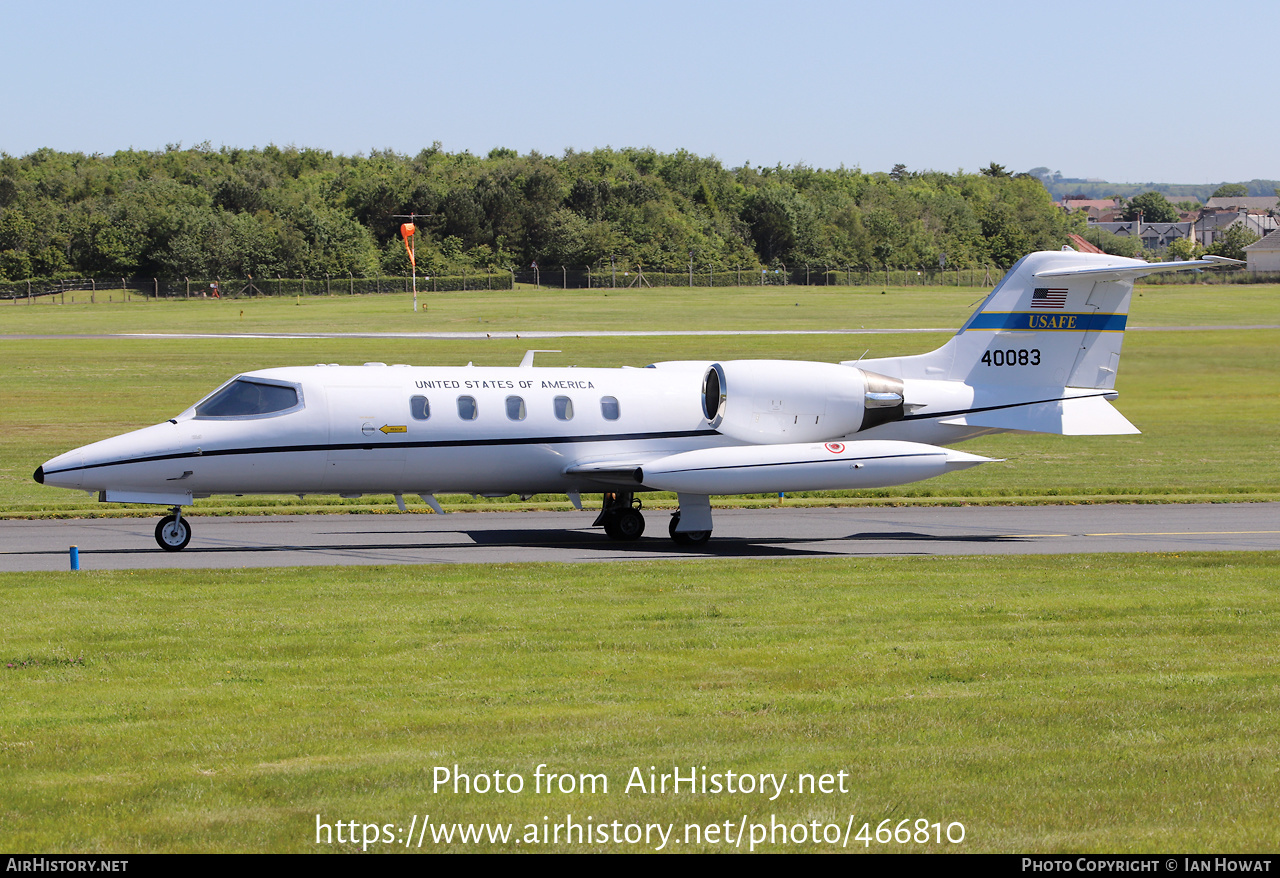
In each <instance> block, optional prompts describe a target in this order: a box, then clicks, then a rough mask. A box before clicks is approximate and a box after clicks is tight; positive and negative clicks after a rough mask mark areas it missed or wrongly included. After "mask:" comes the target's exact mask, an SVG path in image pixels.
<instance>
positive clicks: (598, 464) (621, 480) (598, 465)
mask: <svg viewBox="0 0 1280 878" xmlns="http://www.w3.org/2000/svg"><path fill="white" fill-rule="evenodd" d="M663 456H665V455H664V453H663V452H657V453H655V454H650V455H648V456H637V457H631V458H613V459H610V460H583V461H578V462H577V463H575V464H573V465H572V466H569V467H566V468H565V471H564V474H565V475H567V476H586V477H587V478H589V479H592V480H593V481H597V482H602V483H605V484H610V485H620V486H624V487H626V488H628V489H632V490H633V489H634V488H635V486H636V470H637V469H640V468H641V467H643V466H644V465H645V464H647V463H649V462H650V461H652V460H656V459H657V458H660V457H663Z"/></svg>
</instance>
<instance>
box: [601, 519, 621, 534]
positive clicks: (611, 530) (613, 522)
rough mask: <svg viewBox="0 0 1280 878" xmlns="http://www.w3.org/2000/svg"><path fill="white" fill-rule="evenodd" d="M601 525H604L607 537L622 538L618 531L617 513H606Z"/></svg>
mask: <svg viewBox="0 0 1280 878" xmlns="http://www.w3.org/2000/svg"><path fill="white" fill-rule="evenodd" d="M602 526H603V527H604V532H605V533H606V534H607V535H608V536H609V539H611V540H620V539H622V536H621V535H620V534H619V533H618V516H617V515H612V514H610V515H606V516H605V517H604V521H603V522H602Z"/></svg>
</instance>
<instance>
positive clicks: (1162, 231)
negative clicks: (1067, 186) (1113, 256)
mask: <svg viewBox="0 0 1280 878" xmlns="http://www.w3.org/2000/svg"><path fill="white" fill-rule="evenodd" d="M1193 226H1194V223H1139V222H1138V221H1137V220H1130V221H1128V222H1116V223H1089V228H1091V229H1102V230H1103V231H1106V232H1110V233H1111V234H1113V235H1119V236H1120V237H1121V238H1132V237H1139V238H1141V239H1142V246H1143V247H1144V248H1145V249H1147V250H1150V251H1152V252H1153V253H1163V252H1164V251H1165V250H1168V249H1169V245H1170V244H1171V243H1173V242H1174V241H1175V240H1177V239H1178V238H1190V237H1191V235H1192V232H1193Z"/></svg>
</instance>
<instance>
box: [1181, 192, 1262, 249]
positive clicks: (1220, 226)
mask: <svg viewBox="0 0 1280 878" xmlns="http://www.w3.org/2000/svg"><path fill="white" fill-rule="evenodd" d="M1209 200H1210V201H1214V200H1215V199H1212V198H1211V199H1209ZM1273 200H1274V199H1273ZM1235 225H1241V226H1244V227H1245V228H1246V229H1248V230H1249V231H1251V232H1253V233H1254V234H1255V235H1258V236H1260V237H1261V236H1264V235H1267V234H1270V233H1271V232H1273V231H1275V230H1276V229H1277V228H1280V220H1277V218H1276V217H1274V216H1268V215H1266V214H1257V213H1249V212H1248V211H1247V210H1243V209H1239V210H1217V209H1210V208H1208V207H1206V208H1205V209H1204V210H1202V211H1200V218H1199V219H1198V220H1196V222H1195V238H1196V241H1197V243H1199V244H1202V245H1203V246H1205V247H1208V246H1209V245H1210V244H1213V243H1214V242H1215V241H1219V240H1221V239H1222V236H1223V235H1225V234H1226V233H1227V229H1229V228H1231V227H1232V226H1235Z"/></svg>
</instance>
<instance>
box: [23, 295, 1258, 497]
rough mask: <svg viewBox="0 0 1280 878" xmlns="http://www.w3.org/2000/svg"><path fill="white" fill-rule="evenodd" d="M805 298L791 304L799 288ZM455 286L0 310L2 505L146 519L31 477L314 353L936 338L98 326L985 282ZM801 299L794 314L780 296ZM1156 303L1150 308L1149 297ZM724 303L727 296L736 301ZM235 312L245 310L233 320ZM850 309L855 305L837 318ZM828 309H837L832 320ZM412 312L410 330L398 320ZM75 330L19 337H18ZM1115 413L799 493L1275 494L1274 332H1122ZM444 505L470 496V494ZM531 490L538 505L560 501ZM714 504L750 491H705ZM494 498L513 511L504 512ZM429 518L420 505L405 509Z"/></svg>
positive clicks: (960, 309) (854, 351)
mask: <svg viewBox="0 0 1280 878" xmlns="http://www.w3.org/2000/svg"><path fill="white" fill-rule="evenodd" d="M1142 293H1143V295H1142V296H1140V297H1135V303H1136V304H1135V307H1134V314H1133V317H1132V322H1133V323H1136V324H1144V323H1145V324H1148V325H1156V324H1162V325H1165V326H1180V325H1190V324H1201V323H1203V324H1208V325H1217V326H1241V325H1247V326H1257V325H1277V324H1280V306H1277V304H1276V303H1275V297H1276V296H1277V295H1280V291H1278V290H1277V289H1276V288H1275V287H1263V286H1249V287H1212V288H1210V287H1163V286H1162V287H1154V288H1147V289H1145V290H1142ZM801 294H803V296H801ZM716 295H717V298H714V299H709V298H708V297H707V293H706V291H689V290H679V289H675V290H672V289H659V290H646V291H643V292H639V291H635V290H626V291H611V292H609V293H607V294H606V292H605V291H599V290H593V291H569V292H568V293H562V292H560V291H556V292H547V291H544V292H543V293H541V294H533V293H520V292H516V293H512V292H502V293H465V294H463V293H457V294H441V295H440V296H438V297H435V298H432V299H431V301H430V307H431V308H432V309H434V310H432V311H429V312H428V313H427V314H424V315H419V316H418V317H415V316H414V315H413V314H412V312H411V311H409V310H408V301H407V298H406V297H404V296H392V295H387V296H357V297H354V298H352V297H341V296H335V297H334V298H333V299H329V298H327V297H315V298H307V299H303V300H302V304H301V305H297V304H294V301H293V300H289V299H285V300H277V299H257V300H248V301H245V300H235V301H230V300H227V301H191V302H187V301H183V300H178V301H173V302H159V303H154V304H142V303H140V302H139V301H136V300H135V301H133V302H130V303H128V304H121V303H115V304H114V305H103V304H98V305H92V306H90V305H84V304H77V305H74V306H73V305H70V304H68V305H65V306H63V305H49V304H45V305H25V304H19V305H7V306H3V307H0V327H2V328H3V332H4V333H9V334H10V337H8V338H6V337H5V336H4V335H3V334H0V345H3V348H2V349H3V351H4V357H3V365H2V366H0V377H3V379H4V380H3V384H2V385H0V411H3V412H5V419H4V420H5V426H6V430H4V431H3V434H2V435H0V515H7V516H23V517H30V516H44V515H101V514H143V515H151V514H153V512H154V510H153V509H149V508H146V507H140V508H136V509H132V510H131V509H129V508H122V507H119V506H116V505H115V504H109V505H105V504H98V503H96V502H94V501H93V500H91V499H89V498H88V497H87V495H85V494H82V493H79V492H70V491H61V490H56V489H50V488H44V487H42V486H39V485H36V484H35V483H34V482H33V481H32V480H31V473H32V471H33V470H34V469H35V468H36V466H38V465H39V464H41V463H43V462H44V461H45V460H47V459H49V458H50V457H52V456H53V455H54V454H56V453H60V452H62V451H65V450H67V449H70V448H73V447H76V446H78V445H82V444H85V443H87V442H90V441H93V440H96V439H100V438H105V437H107V436H112V435H116V434H118V433H122V432H125V431H127V430H130V429H134V428H136V427H138V426H143V425H147V424H152V423H156V422H159V421H162V420H164V419H165V418H168V417H171V416H173V415H174V414H176V413H177V412H179V411H182V410H183V409H185V408H186V407H187V406H188V405H190V404H191V403H192V402H194V401H195V400H197V399H198V398H200V397H201V396H203V395H204V394H206V393H207V392H209V391H210V390H212V389H213V388H214V387H216V386H217V385H218V384H220V383H221V382H222V381H224V380H225V379H226V378H228V377H230V376H231V375H233V374H235V373H236V372H238V371H242V370H247V369H254V368H263V367H267V366H282V365H297V364H306V363H317V362H344V363H360V362H366V361H374V360H376V361H381V362H401V363H414V364H417V365H455V364H462V363H466V362H469V361H474V362H475V363H476V364H477V365H514V364H515V363H517V362H519V360H520V357H521V355H522V354H523V352H524V351H525V349H526V348H528V347H557V348H561V349H563V351H564V352H563V353H561V354H543V355H540V358H539V363H542V364H546V365H567V364H576V365H580V366H614V365H637V366H640V365H645V364H646V363H650V362H654V361H656V360H663V359H688V358H707V357H714V358H717V359H730V358H736V357H744V358H745V357H765V358H770V357H776V358H786V359H815V360H827V361H835V360H839V359H851V358H856V357H858V356H860V355H862V354H863V353H864V352H867V351H869V355H870V356H894V355H901V354H909V353H918V352H922V351H925V350H929V349H931V348H932V347H935V346H936V345H938V344H941V343H942V342H943V341H944V340H945V339H946V337H947V334H948V333H937V334H932V333H910V334H907V333H904V334H890V335H866V336H841V335H815V336H785V335H784V336H767V335H749V336H710V337H687V336H660V337H641V338H635V337H631V338H566V339H558V340H554V342H551V343H548V341H547V340H536V341H525V340H518V339H479V340H475V339H468V340H437V339H432V340H423V339H395V338H373V339H352V338H329V339H314V338H286V339H261V338H200V339H165V338H131V339H121V338H96V337H85V336H87V335H89V334H93V333H116V332H204V331H208V332H211V333H228V332H237V331H240V330H243V331H244V332H268V331H269V332H278V333H290V332H313V331H314V332H321V331H347V332H351V331H370V332H374V331H396V330H399V331H403V330H406V329H412V328H435V329H463V328H466V329H473V328H476V327H477V326H478V327H483V328H486V329H491V330H494V331H498V330H502V331H518V330H521V329H526V330H527V329H533V328H544V329H545V328H550V327H552V326H554V327H558V328H561V329H570V330H583V329H611V330H618V329H628V328H630V329H649V330H654V331H657V330H661V329H667V330H670V329H672V328H680V329H688V328H698V329H702V328H715V327H722V328H724V329H735V330H746V331H750V330H758V329H763V328H790V329H829V328H858V326H860V325H862V324H861V323H858V322H855V321H856V320H863V321H864V322H865V323H866V325H867V326H868V327H871V328H885V327H896V328H909V327H920V326H926V327H927V326H959V324H960V323H961V322H962V321H963V320H964V318H965V317H966V316H967V315H968V314H969V313H970V311H971V310H972V308H973V306H974V304H975V303H976V301H977V300H979V299H980V298H981V296H982V295H983V291H982V290H976V289H963V288H962V289H960V290H956V289H955V288H937V287H934V288H927V289H921V290H894V291H892V292H890V293H889V294H887V295H885V296H881V295H880V294H879V293H876V292H869V291H868V290H867V289H866V288H838V287H830V288H823V287H808V288H804V287H790V288H786V289H785V290H780V289H779V288H774V287H767V288H764V289H763V290H761V288H758V287H756V288H750V287H748V288H743V289H740V290H734V289H726V290H717V291H716ZM793 298H794V299H801V301H800V304H799V306H797V304H796V303H795V302H794V301H792V299H793ZM1149 298H1150V299H1151V300H1155V299H1158V300H1159V303H1158V305H1157V304H1156V303H1155V302H1154V301H1149ZM726 303H731V307H730V306H728V305H727V304H726ZM240 310H244V311H245V312H246V316H245V318H244V319H243V320H241V318H239V317H238V316H236V314H237V313H238V312H239V311H240ZM850 313H857V314H859V315H863V314H865V315H866V316H865V317H863V316H859V317H857V318H853V317H841V315H842V314H850ZM833 315H834V316H833ZM415 320H419V321H421V322H420V323H419V324H415V323H413V321H415ZM19 334H32V335H71V336H75V337H72V338H42V339H28V338H16V337H12V336H13V335H19ZM1118 388H1119V390H1120V394H1121V396H1120V400H1119V402H1118V406H1119V408H1120V410H1121V411H1122V412H1124V414H1125V415H1126V416H1127V417H1128V418H1129V419H1130V420H1131V421H1132V422H1133V423H1135V424H1137V425H1138V427H1139V428H1140V429H1142V430H1143V435H1141V436H1132V437H1129V436H1125V437H1097V438H1084V437H1071V438H1066V437H1056V436H1013V435H1006V436H997V437H990V438H986V439H982V440H978V441H975V442H971V443H969V444H967V445H966V446H965V447H966V450H970V451H973V452H976V453H980V454H986V455H988V456H991V457H996V458H1007V462H1005V463H999V464H988V465H986V466H983V467H979V468H976V469H973V470H968V471H965V472H962V473H956V474H953V475H949V476H946V477H944V478H941V479H934V480H931V481H929V482H925V483H922V484H919V485H908V486H904V487H901V488H894V489H890V490H886V491H876V492H862V493H860V494H851V493H848V492H844V493H840V494H836V495H809V496H808V497H807V498H797V499H798V500H803V501H804V502H823V503H855V502H856V503H867V502H919V503H954V502H1025V503H1036V502H1079V501H1106V500H1115V499H1126V500H1134V499H1136V500H1143V501H1151V500H1155V499H1158V498H1162V497H1163V498H1166V499H1172V500H1182V501H1193V500H1194V501H1214V500H1227V499H1251V500H1264V499H1280V329H1217V330H1214V331H1213V332H1194V331H1163V332H1158V333H1156V332H1151V333H1142V332H1132V333H1129V334H1128V337H1127V339H1126V342H1125V355H1124V358H1123V361H1122V367H1121V371H1120V378H1119V382H1118ZM445 502H446V505H448V506H450V508H454V509H458V508H468V507H470V508H482V507H481V505H480V504H476V503H474V502H473V501H472V500H471V499H470V498H467V497H451V498H445ZM565 502H566V501H565V499H564V498H563V497H538V498H534V500H533V501H531V504H529V505H533V506H537V507H546V506H548V505H557V504H559V505H563V504H564V503H565ZM719 502H752V501H750V500H745V501H729V500H725V501H719ZM390 506H391V500H390V498H389V497H380V498H363V499H361V500H359V501H341V500H338V499H337V498H312V497H308V498H307V499H306V500H305V501H299V500H298V499H297V498H270V499H265V500H264V499H263V498H245V499H241V500H235V499H233V498H212V499H210V500H203V501H199V502H197V503H196V505H195V507H194V509H195V511H196V512H197V513H198V514H200V513H203V514H216V513H218V512H228V511H234V512H240V513H243V512H251V511H254V510H263V509H269V510H271V511H274V512H281V511H323V510H325V509H344V510H353V509H356V510H361V509H367V510H385V509H387V508H389V507H390ZM508 506H509V504H508ZM419 509H420V510H425V507H419Z"/></svg>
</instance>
